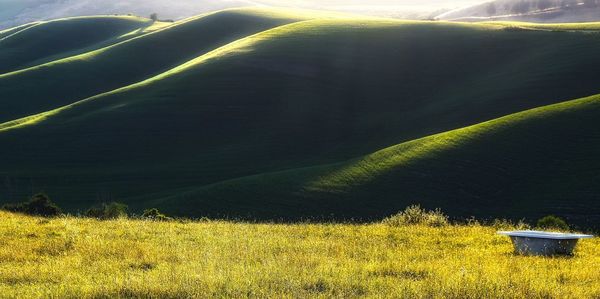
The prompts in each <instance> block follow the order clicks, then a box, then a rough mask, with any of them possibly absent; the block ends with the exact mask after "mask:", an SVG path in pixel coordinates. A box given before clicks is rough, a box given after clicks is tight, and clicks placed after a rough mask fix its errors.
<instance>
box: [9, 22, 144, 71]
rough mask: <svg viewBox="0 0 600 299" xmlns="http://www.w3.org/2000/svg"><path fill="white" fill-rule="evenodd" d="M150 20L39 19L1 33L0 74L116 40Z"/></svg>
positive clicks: (142, 26) (139, 28) (141, 28)
mask: <svg viewBox="0 0 600 299" xmlns="http://www.w3.org/2000/svg"><path fill="white" fill-rule="evenodd" d="M151 24H152V22H151V21H150V20H148V19H144V18H138V17H126V16H119V17H117V16H97V17H79V18H67V19H60V20H55V21H50V22H39V23H36V24H34V25H32V26H28V27H26V28H24V29H23V26H21V27H18V28H17V29H19V30H18V31H16V32H10V34H9V35H6V36H4V37H2V36H0V74H3V73H8V72H11V71H15V70H17V69H21V68H25V67H27V66H31V65H36V64H43V63H44V62H49V61H52V60H56V59H60V58H64V57H66V56H70V55H73V54H77V53H82V52H83V51H85V49H93V48H99V47H102V46H106V45H109V44H111V43H115V42H117V41H119V37H120V36H121V35H124V34H126V33H129V32H132V31H135V30H143V28H144V27H148V26H150V25H151Z"/></svg>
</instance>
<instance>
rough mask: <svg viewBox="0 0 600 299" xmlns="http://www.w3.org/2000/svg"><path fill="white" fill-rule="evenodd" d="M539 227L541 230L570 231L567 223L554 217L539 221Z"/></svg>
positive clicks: (550, 216)
mask: <svg viewBox="0 0 600 299" xmlns="http://www.w3.org/2000/svg"><path fill="white" fill-rule="evenodd" d="M537 227H539V228H541V229H557V230H563V231H566V230H569V225H568V224H567V222H566V221H564V220H563V219H561V218H559V217H556V216H554V215H548V216H546V217H543V218H541V219H540V220H538V222H537Z"/></svg>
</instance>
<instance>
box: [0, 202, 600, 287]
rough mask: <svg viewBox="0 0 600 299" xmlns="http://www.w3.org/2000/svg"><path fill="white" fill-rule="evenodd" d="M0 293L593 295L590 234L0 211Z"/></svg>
mask: <svg viewBox="0 0 600 299" xmlns="http://www.w3.org/2000/svg"><path fill="white" fill-rule="evenodd" d="M0 219H1V220H0V234H1V235H2V236H3V237H2V239H1V240H0V242H1V243H2V246H0V261H1V262H0V292H1V294H2V296H3V297H17V298H58V297H60V298H114V297H146V298H147V297H154V298H191V297H209V296H215V297H259V298H265V297H271V298H281V297H295V298H298V297H339V298H352V297H375V298H376V297H405V298H431V297H448V298H483V297H487V298H490V297H496V298H500V297H502V298H525V297H527V298H541V297H545V298H548V297H571V298H574V297H578V298H585V297H588V298H589V297H594V296H598V295H600V272H598V271H597V265H598V264H600V251H599V250H598V249H599V248H600V241H598V240H597V239H595V240H585V241H582V242H581V243H580V245H579V247H578V248H577V250H576V252H575V256H573V257H570V258H543V257H521V256H515V255H513V254H512V245H511V244H510V241H509V240H508V239H507V238H505V237H502V236H498V235H496V234H495V232H496V229H495V228H493V227H486V226H480V225H470V226H461V225H454V226H448V227H443V228H431V227H425V226H406V227H389V226H386V225H382V224H371V225H351V224H296V225H275V224H248V223H234V222H204V223H179V222H164V223H163V222H147V221H137V220H116V221H97V220H88V219H79V218H59V219H52V220H47V219H40V218H31V217H25V216H18V215H13V214H7V213H4V212H0Z"/></svg>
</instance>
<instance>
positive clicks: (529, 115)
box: [308, 96, 600, 190]
mask: <svg viewBox="0 0 600 299" xmlns="http://www.w3.org/2000/svg"><path fill="white" fill-rule="evenodd" d="M598 105H600V96H592V97H589V98H584V99H578V100H573V101H567V102H563V103H560V104H555V105H550V106H545V107H540V108H536V109H532V110H528V111H524V112H520V113H516V114H513V115H508V116H505V117H502V118H499V119H495V120H492V121H488V122H484V123H480V124H477V125H473V126H469V127H465V128H461V129H457V130H453V131H450V132H444V133H441V134H436V135H433V136H428V137H424V138H421V139H417V140H413V141H409V142H406V143H402V144H399V145H396V146H393V147H389V148H386V149H383V150H381V151H378V152H375V153H373V154H370V155H367V156H365V157H361V158H359V159H356V160H353V161H350V162H347V163H345V165H343V166H342V167H339V169H337V170H335V171H333V172H332V173H329V174H327V175H325V176H322V177H320V178H319V179H318V180H316V181H314V182H311V183H310V184H308V188H309V189H323V190H339V189H343V188H351V186H352V187H356V186H357V185H361V184H365V183H367V182H369V181H373V180H376V179H377V177H378V176H379V175H382V174H385V173H388V172H390V171H391V170H394V169H398V168H402V167H404V166H407V165H409V164H411V163H418V162H419V161H420V160H421V159H428V158H431V157H435V155H437V154H438V153H440V152H444V151H447V150H449V149H460V148H461V147H468V143H469V142H470V141H472V140H477V139H478V138H479V137H480V136H485V135H488V136H490V135H493V134H494V133H495V132H496V131H499V130H503V129H505V128H510V127H513V126H516V125H519V124H520V123H524V122H531V121H534V120H539V119H543V118H551V117H552V116H553V115H556V114H560V113H564V112H566V111H573V110H585V109H587V108H589V107H591V106H598Z"/></svg>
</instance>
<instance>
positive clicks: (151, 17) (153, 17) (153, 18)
mask: <svg viewBox="0 0 600 299" xmlns="http://www.w3.org/2000/svg"><path fill="white" fill-rule="evenodd" d="M150 19H151V20H152V21H154V22H156V21H158V14H157V13H152V14H151V15H150Z"/></svg>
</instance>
